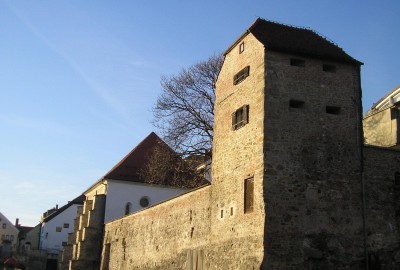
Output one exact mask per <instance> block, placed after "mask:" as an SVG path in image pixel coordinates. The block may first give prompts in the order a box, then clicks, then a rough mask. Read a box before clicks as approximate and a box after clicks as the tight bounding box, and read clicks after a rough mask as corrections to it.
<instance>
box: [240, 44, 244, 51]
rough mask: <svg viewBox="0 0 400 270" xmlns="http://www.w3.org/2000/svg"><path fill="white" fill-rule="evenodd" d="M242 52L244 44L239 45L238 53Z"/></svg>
mask: <svg viewBox="0 0 400 270" xmlns="http://www.w3.org/2000/svg"><path fill="white" fill-rule="evenodd" d="M242 52H244V42H242V43H240V45H239V53H242Z"/></svg>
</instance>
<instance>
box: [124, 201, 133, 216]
mask: <svg viewBox="0 0 400 270" xmlns="http://www.w3.org/2000/svg"><path fill="white" fill-rule="evenodd" d="M131 206H132V204H131V203H130V202H128V203H127V204H126V205H125V215H128V214H129V213H130V212H131Z"/></svg>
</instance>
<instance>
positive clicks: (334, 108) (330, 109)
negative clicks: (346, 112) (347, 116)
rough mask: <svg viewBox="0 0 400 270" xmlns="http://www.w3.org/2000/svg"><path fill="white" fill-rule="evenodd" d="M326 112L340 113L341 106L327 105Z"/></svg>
mask: <svg viewBox="0 0 400 270" xmlns="http://www.w3.org/2000/svg"><path fill="white" fill-rule="evenodd" d="M326 113H329V114H340V107H337V106H326Z"/></svg>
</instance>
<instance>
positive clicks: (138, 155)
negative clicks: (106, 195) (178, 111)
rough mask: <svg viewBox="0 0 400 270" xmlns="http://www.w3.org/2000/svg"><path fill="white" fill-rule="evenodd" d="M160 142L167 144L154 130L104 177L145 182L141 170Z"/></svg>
mask: <svg viewBox="0 0 400 270" xmlns="http://www.w3.org/2000/svg"><path fill="white" fill-rule="evenodd" d="M159 144H165V142H164V141H163V140H161V139H160V138H159V137H158V136H157V135H156V134H155V133H154V132H152V133H150V134H149V135H148V136H147V137H146V138H144V140H143V141H141V142H140V143H139V144H138V145H137V146H136V147H135V148H133V150H132V151H131V152H129V154H127V155H126V156H125V157H124V158H123V159H122V160H121V161H120V162H118V164H117V165H115V166H114V167H113V168H112V169H111V170H110V171H109V172H108V173H107V174H106V175H104V178H105V179H114V180H123V181H130V182H140V183H144V182H145V180H144V179H142V178H141V177H140V170H141V169H142V168H144V167H145V166H146V164H147V162H148V158H149V156H150V155H151V153H152V151H153V150H154V148H155V147H156V146H157V145H159ZM165 145H166V144H165ZM171 151H172V149H171Z"/></svg>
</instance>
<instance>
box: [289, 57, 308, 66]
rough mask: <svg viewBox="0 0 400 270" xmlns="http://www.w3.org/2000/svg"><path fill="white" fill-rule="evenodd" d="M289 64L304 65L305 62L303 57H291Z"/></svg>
mask: <svg viewBox="0 0 400 270" xmlns="http://www.w3.org/2000/svg"><path fill="white" fill-rule="evenodd" d="M290 65H291V66H295V67H304V66H305V65H306V62H305V61H304V60H303V59H297V58H291V59H290Z"/></svg>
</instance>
